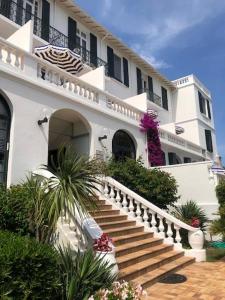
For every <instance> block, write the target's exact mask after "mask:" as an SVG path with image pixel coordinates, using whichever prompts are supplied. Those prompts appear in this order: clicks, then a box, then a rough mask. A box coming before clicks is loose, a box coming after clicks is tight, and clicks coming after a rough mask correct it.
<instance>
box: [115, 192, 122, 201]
mask: <svg viewBox="0 0 225 300" xmlns="http://www.w3.org/2000/svg"><path fill="white" fill-rule="evenodd" d="M120 200H121V197H120V190H119V189H117V190H116V199H115V202H116V203H117V204H119V205H120Z"/></svg>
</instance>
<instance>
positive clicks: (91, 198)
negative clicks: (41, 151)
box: [42, 147, 100, 229]
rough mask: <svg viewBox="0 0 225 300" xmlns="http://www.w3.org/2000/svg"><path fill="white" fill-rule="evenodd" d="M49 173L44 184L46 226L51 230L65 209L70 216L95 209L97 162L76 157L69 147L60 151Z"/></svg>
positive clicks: (97, 182) (45, 167) (83, 213)
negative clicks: (45, 192) (47, 222)
mask: <svg viewBox="0 0 225 300" xmlns="http://www.w3.org/2000/svg"><path fill="white" fill-rule="evenodd" d="M43 168H44V169H47V170H49V171H51V172H52V173H53V175H54V176H52V177H51V178H50V179H48V180H47V183H46V191H47V190H48V192H47V198H46V199H47V202H45V210H43V212H42V213H44V214H45V211H47V212H48V220H49V226H50V227H52V228H53V229H54V228H55V226H56V222H57V220H58V218H59V217H60V215H61V214H62V212H63V211H66V210H67V209H69V210H70V211H71V213H72V214H73V215H75V213H76V212H77V213H78V214H80V215H81V216H82V215H85V214H86V213H87V211H88V210H90V209H96V202H95V200H96V199H97V198H96V191H97V190H98V189H97V184H99V183H100V181H99V179H98V175H99V168H98V161H97V160H90V159H88V158H86V157H82V156H78V155H77V154H76V153H75V152H74V151H73V150H72V148H71V147H67V148H66V149H65V148H61V149H60V151H59V153H58V157H57V163H56V164H55V165H54V166H53V167H52V168H51V169H50V168H49V167H48V166H44V167H43Z"/></svg>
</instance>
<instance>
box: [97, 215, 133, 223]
mask: <svg viewBox="0 0 225 300" xmlns="http://www.w3.org/2000/svg"><path fill="white" fill-rule="evenodd" d="M127 218H128V216H126V215H111V216H97V217H94V219H95V221H96V222H97V223H109V222H117V221H124V220H127Z"/></svg>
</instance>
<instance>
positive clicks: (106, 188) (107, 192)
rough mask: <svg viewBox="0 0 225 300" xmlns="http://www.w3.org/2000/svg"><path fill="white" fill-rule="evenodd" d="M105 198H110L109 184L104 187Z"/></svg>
mask: <svg viewBox="0 0 225 300" xmlns="http://www.w3.org/2000/svg"><path fill="white" fill-rule="evenodd" d="M104 196H105V197H106V198H108V197H109V188H108V184H107V182H105V186H104Z"/></svg>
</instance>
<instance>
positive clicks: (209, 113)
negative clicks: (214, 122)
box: [207, 99, 211, 120]
mask: <svg viewBox="0 0 225 300" xmlns="http://www.w3.org/2000/svg"><path fill="white" fill-rule="evenodd" d="M207 110H208V117H209V119H210V120H211V109H210V103H209V100H208V99H207Z"/></svg>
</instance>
